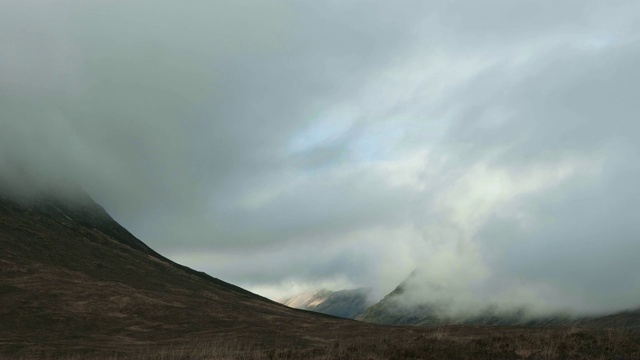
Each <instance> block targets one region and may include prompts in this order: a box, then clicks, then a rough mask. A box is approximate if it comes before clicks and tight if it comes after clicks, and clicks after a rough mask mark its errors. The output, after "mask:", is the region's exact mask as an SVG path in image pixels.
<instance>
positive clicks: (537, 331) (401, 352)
mask: <svg viewBox="0 0 640 360" xmlns="http://www.w3.org/2000/svg"><path fill="white" fill-rule="evenodd" d="M396 329H397V328H396ZM407 330H408V331H406V332H396V331H393V332H390V333H389V336H385V334H384V333H383V332H381V333H377V334H368V335H367V336H364V337H361V338H358V337H354V336H352V335H353V334H349V333H344V334H335V335H336V336H335V339H327V338H316V337H313V334H308V336H302V337H301V339H304V340H305V341H304V342H300V343H297V342H291V339H289V340H287V341H282V342H280V341H279V340H278V339H268V340H267V342H266V343H265V342H264V341H263V339H261V338H254V339H241V338H237V339H235V340H231V339H229V340H225V341H224V342H220V341H216V340H215V339H214V340H207V339H206V338H203V339H202V340H200V341H196V342H193V343H190V344H170V343H169V344H162V345H157V344H146V345H133V344H132V346H131V347H127V348H116V347H112V348H109V347H105V348H102V349H98V348H94V349H91V348H89V347H87V348H84V349H82V350H80V349H78V350H73V349H64V348H55V349H54V348H51V349H48V350H47V349H41V350H39V351H37V350H32V349H31V350H30V349H22V350H21V351H19V352H15V353H12V354H7V357H6V359H63V360H72V359H73V360H75V359H86V358H92V359H103V360H116V359H121V360H125V359H140V360H146V359H149V360H151V359H163V360H182V359H211V360H214V359H216V360H217V359H238V360H240V359H244V360H267V359H268V360H274V359H317V360H329V359H341V360H348V359H353V360H355V359H369V360H382V359H563V360H564V359H620V360H622V359H640V334H638V333H637V332H634V331H627V330H620V329H608V330H603V329H589V328H577V327H557V328H518V327H488V326H443V327H438V328H431V329H417V328H412V329H411V330H409V329H407ZM409 335H410V336H409ZM0 359H5V358H3V357H1V356H0Z"/></svg>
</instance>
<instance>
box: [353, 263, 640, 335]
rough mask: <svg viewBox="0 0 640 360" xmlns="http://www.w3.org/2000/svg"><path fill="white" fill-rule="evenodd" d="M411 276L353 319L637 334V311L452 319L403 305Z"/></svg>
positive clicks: (427, 307)
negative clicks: (619, 330)
mask: <svg viewBox="0 0 640 360" xmlns="http://www.w3.org/2000/svg"><path fill="white" fill-rule="evenodd" d="M415 276H417V275H416V273H415V272H414V273H412V274H411V275H410V276H409V277H408V278H407V279H406V280H405V281H403V282H402V283H401V284H400V285H398V286H397V287H396V288H395V289H394V290H393V291H392V292H391V293H389V294H388V295H386V296H385V297H384V298H383V299H382V300H380V301H379V302H378V303H376V304H374V305H372V306H370V307H368V308H367V309H366V310H365V311H363V312H362V313H361V314H360V315H358V316H356V317H355V319H357V320H360V321H365V322H369V323H375V324H387V325H420V326H442V325H452V324H456V325H491V326H528V327H532V326H533V327H542V326H588V327H598V328H624V329H635V330H640V309H638V310H633V311H623V312H619V313H615V314H611V315H600V316H580V317H575V316H569V315H567V314H563V313H556V314H549V315H544V316H542V315H532V314H531V313H529V312H528V311H527V310H526V309H525V308H518V307H515V308H513V309H510V310H504V309H502V310H499V309H497V308H496V307H493V306H486V307H484V308H482V309H479V310H477V311H476V312H475V313H468V314H466V315H464V316H455V317H454V316H450V315H447V313H448V312H447V308H446V305H445V304H436V303H430V302H424V303H419V302H417V303H416V302H415V301H414V302H413V303H411V304H407V302H405V301H404V299H403V296H404V295H405V294H406V292H407V291H408V289H409V287H410V286H411V285H410V284H411V283H412V281H411V280H412V279H414V278H415Z"/></svg>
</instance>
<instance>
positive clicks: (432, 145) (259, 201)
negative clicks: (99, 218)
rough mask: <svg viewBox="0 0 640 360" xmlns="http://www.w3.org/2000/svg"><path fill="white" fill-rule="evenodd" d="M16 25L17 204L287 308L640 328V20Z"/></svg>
mask: <svg viewBox="0 0 640 360" xmlns="http://www.w3.org/2000/svg"><path fill="white" fill-rule="evenodd" d="M0 7H1V8H2V11H0V48H2V49H3V50H2V52H1V53H0V170H1V171H2V177H3V178H5V179H10V181H12V182H13V184H14V185H13V188H14V189H15V188H16V187H17V186H19V185H24V182H23V181H22V180H20V179H22V177H23V176H25V175H23V174H29V178H30V179H35V180H31V181H35V182H37V183H39V184H46V186H54V187H55V186H57V187H60V186H61V184H65V183H67V182H68V181H69V179H71V180H72V181H73V182H77V183H79V184H80V185H81V186H82V187H84V188H85V189H86V190H87V191H88V192H89V193H90V194H91V195H92V196H93V197H94V198H95V199H96V200H97V201H98V202H100V203H101V204H103V205H104V206H105V207H106V208H107V210H108V211H110V212H111V213H112V214H113V215H114V217H116V218H117V219H118V220H119V221H120V222H121V223H123V225H125V226H127V227H128V228H130V229H131V230H132V231H133V232H134V233H135V234H137V235H138V236H139V237H141V238H142V239H143V240H144V241H145V242H146V243H148V244H149V245H150V246H151V247H153V248H156V249H158V250H159V251H160V252H162V253H165V254H167V255H169V256H170V257H171V258H173V259H175V260H177V261H180V262H183V263H185V264H187V265H189V266H192V267H195V268H198V269H201V270H205V271H207V272H210V273H212V274H213V275H215V276H218V277H221V278H223V279H226V280H228V281H232V282H234V283H238V284H240V285H243V286H247V287H249V288H250V289H252V290H255V291H260V292H262V293H264V294H267V295H270V296H279V295H283V294H285V293H288V292H292V291H298V290H303V289H305V288H307V287H313V286H321V285H324V286H329V287H331V286H333V287H343V286H344V287H347V286H373V287H376V288H377V292H378V295H382V294H384V293H385V292H388V291H390V290H392V289H393V287H394V286H395V285H397V284H398V283H400V282H401V281H402V280H404V279H405V278H406V277H407V276H408V274H409V273H410V272H411V271H413V270H415V269H418V273H419V274H421V275H420V276H418V277H416V278H415V280H412V281H414V282H415V283H414V284H413V288H414V289H415V290H414V291H411V292H409V293H408V294H407V297H406V300H407V301H408V302H419V301H425V300H443V299H444V300H447V299H454V300H455V302H456V303H458V304H459V305H460V306H462V307H469V306H474V305H479V304H486V303H498V304H502V305H510V304H511V305H512V304H530V305H531V306H533V307H535V308H537V309H540V310H541V311H548V310H558V309H573V310H575V311H580V312H597V311H609V310H616V309H622V308H628V307H636V306H638V305H640V279H639V278H638V277H637V276H636V274H637V273H638V271H639V270H640V265H638V262H637V259H636V257H637V254H640V241H639V240H640V239H638V235H637V233H638V232H637V223H638V214H640V194H639V192H638V187H637V185H636V182H637V179H638V178H639V177H640V161H638V159H639V155H640V154H639V151H638V140H639V139H638V137H639V136H638V134H640V128H639V127H640V125H639V124H640V122H639V121H638V114H639V110H640V109H639V105H638V101H637V94H638V93H640V88H639V87H640V86H639V85H638V84H640V67H638V65H637V64H639V63H640V19H639V16H638V14H640V5H638V4H636V2H631V1H563V2H561V3H559V2H551V1H521V2H513V1H484V2H477V1H431V2H426V3H425V2H418V1H416V2H412V1H402V2H393V4H391V3H389V4H386V3H385V2H378V3H374V2H365V1H354V2H349V3H348V4H345V2H340V1H329V2H322V3H316V2H292V1H291V2H290V1H279V2H261V1H247V2H236V1H213V2H209V1H193V2H189V3H188V4H183V3H178V2H176V1H96V2H84V1H76V0H63V1H57V2H55V3H54V2H50V1H36V0H34V1H17V0H15V1H13V0H10V1H4V2H3V4H2V5H0ZM52 184H53V185H52ZM42 186H45V185H42ZM433 289H438V290H437V291H434V290H433ZM447 301H448V300H447Z"/></svg>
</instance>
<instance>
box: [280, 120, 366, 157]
mask: <svg viewBox="0 0 640 360" xmlns="http://www.w3.org/2000/svg"><path fill="white" fill-rule="evenodd" d="M355 119H356V116H355V114H354V112H353V111H347V110H341V111H333V112H329V113H326V114H322V115H320V116H319V118H318V119H317V120H316V121H313V122H312V123H311V124H310V125H309V126H307V127H306V128H305V129H303V130H302V131H301V132H299V133H298V134H296V135H295V136H294V137H293V138H291V139H290V141H289V142H288V144H287V147H286V148H287V151H288V152H289V153H292V154H296V153H302V152H307V151H310V150H312V149H314V148H318V147H322V146H327V145H330V144H331V143H333V142H335V141H336V140H338V139H340V138H341V137H342V136H344V135H345V134H346V133H347V132H348V131H349V129H350V128H351V126H352V125H353V124H354V123H355Z"/></svg>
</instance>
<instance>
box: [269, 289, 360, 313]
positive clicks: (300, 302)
mask: <svg viewBox="0 0 640 360" xmlns="http://www.w3.org/2000/svg"><path fill="white" fill-rule="evenodd" d="M369 295H370V290H369V289H366V288H358V289H349V290H340V291H331V290H326V289H320V290H310V291H306V292H304V293H301V294H298V295H296V296H294V297H291V298H288V299H284V300H282V301H281V303H283V304H285V305H287V306H290V307H293V308H296V309H304V310H310V311H314V312H319V313H323V314H328V315H334V316H339V317H344V318H350V319H353V318H355V317H356V316H358V315H359V314H360V313H362V312H363V311H364V310H365V309H366V308H367V307H368V306H370V305H372V304H371V302H370V300H369Z"/></svg>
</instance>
